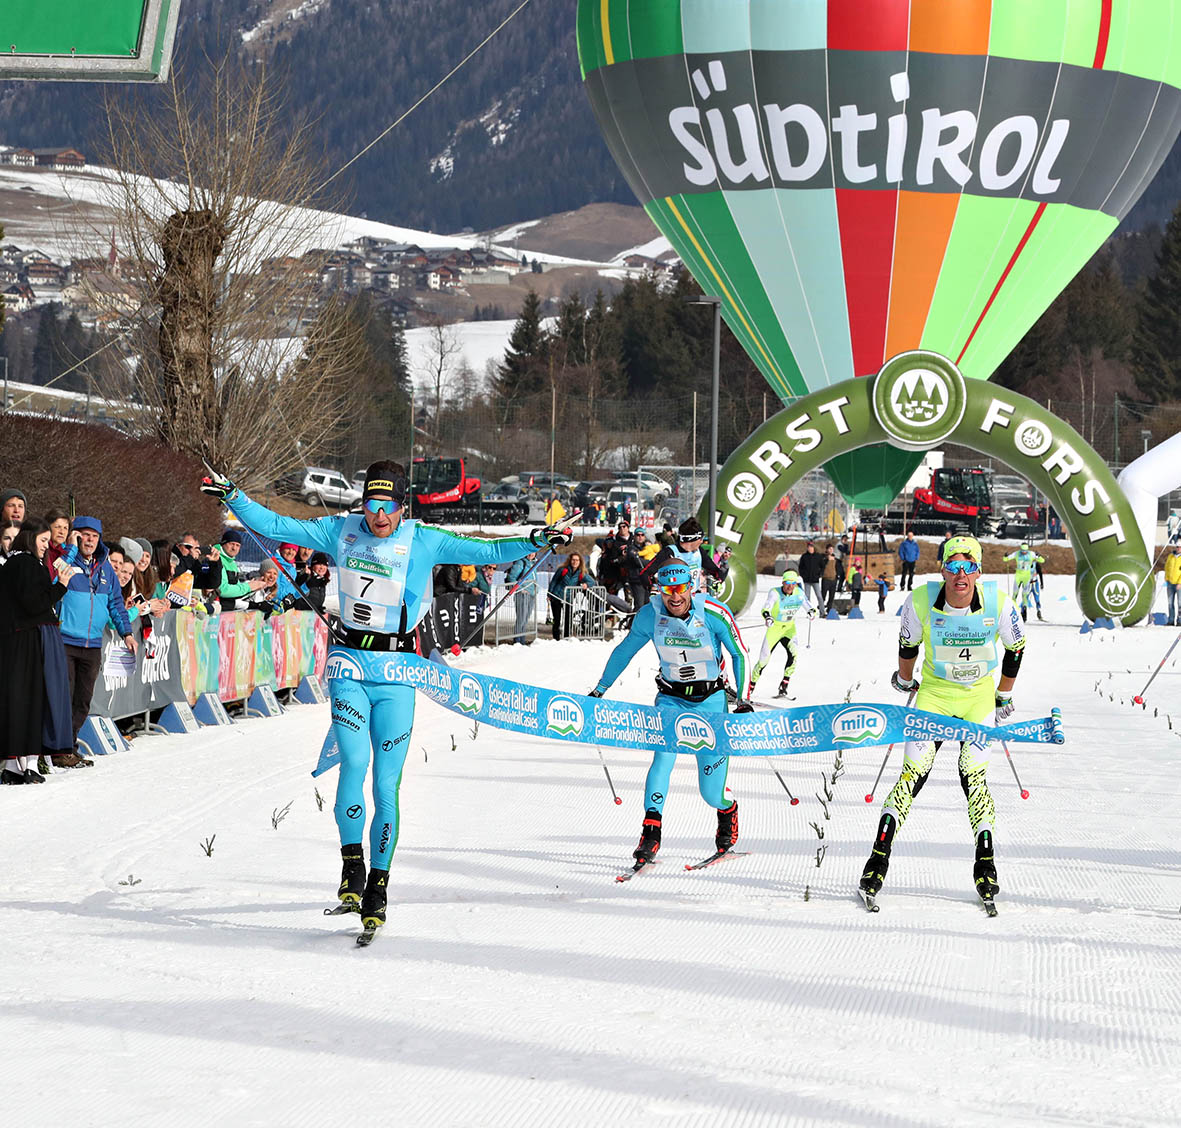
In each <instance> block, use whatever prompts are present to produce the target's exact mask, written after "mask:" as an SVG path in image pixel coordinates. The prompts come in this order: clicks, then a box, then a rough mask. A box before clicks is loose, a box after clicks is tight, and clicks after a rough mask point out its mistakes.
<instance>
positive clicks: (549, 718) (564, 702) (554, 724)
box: [545, 697, 586, 736]
mask: <svg viewBox="0 0 1181 1128" xmlns="http://www.w3.org/2000/svg"><path fill="white" fill-rule="evenodd" d="M545 721H546V724H545V728H546V731H547V732H552V733H555V734H556V735H558V736H577V735H578V734H579V733H580V732H582V726H583V725H584V724H585V722H586V718H585V717H584V716H583V713H582V706H581V705H579V704H578V702H577V701H571V700H570V698H568V697H555V698H554V699H553V700H552V701H551V702H550V703H549V705H547V706H546V709H545Z"/></svg>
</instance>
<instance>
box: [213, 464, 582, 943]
mask: <svg viewBox="0 0 1181 1128" xmlns="http://www.w3.org/2000/svg"><path fill="white" fill-rule="evenodd" d="M407 488H408V483H407V481H406V474H405V470H404V469H403V467H402V466H401V465H400V464H399V463H396V462H389V461H381V462H375V463H373V464H372V465H371V466H370V467H369V469H368V471H366V474H365V488H364V492H363V493H362V505H363V508H362V512H361V513H359V514H352V513H348V514H341V515H339V516H332V517H319V518H316V519H315V520H312V521H301V520H297V519H296V518H293V517H283V516H280V515H279V514H277V513H273V512H272V511H271V510H269V509H267V508H265V507H264V506H262V505H260V504H258V502H256V501H251V500H250V498H248V497H247V496H246V495H245V494H244V493H242V491H241V490H239V489H237V488H236V487H235V486H234V484H233V483H232V482H230V481H229V480H228V479H226V478H223V477H221V476H219V475H212V476H210V477H206V478H205V479H204V480H203V481H202V483H201V489H202V490H203V491H204V492H205V493H207V494H210V495H211V496H213V497H216V498H218V499H219V500H221V501H223V502H224V503H225V504H226V505H227V506H228V507H229V508H230V509H231V510H232V511H233V512H234V514H235V515H236V516H237V517H238V519H239V520H240V521H241V522H242V524H243V525H245V526H246V527H247V528H250V529H253V530H254V531H255V532H258V533H261V534H262V535H264V536H268V537H274V538H275V539H276V540H282V541H290V542H291V543H293V544H297V545H302V546H304V547H307V548H311V549H313V550H314V551H318V552H324V553H327V554H329V555H330V556H331V557H333V558H334V559H335V561H336V568H337V577H338V585H339V590H340V618H341V623H342V625H343V630H342V632H341V633H340V634H338V636H337V637H336V638H334V639H333V645H332V646H331V648H330V649H329V651H328V665H327V669H326V675H327V678H328V689H329V694H330V696H331V698H332V727H333V730H334V733H335V735H336V741H337V744H338V746H339V748H340V779H339V781H338V783H337V789H336V805H335V808H334V811H335V815H336V825H337V828H338V829H339V831H340V841H341V848H340V852H341V857H342V859H343V868H342V874H341V882H340V888H339V890H338V893H337V895H338V896H339V898H340V901H341V910H345V911H348V910H352V911H359V912H360V914H361V922H362V925H363V927H364V928H365V930H366V933H367V934H369V935H372V933H373V931H374V930H375V929H377V928H378V927H380V926H381V925H383V924H384V923H385V918H386V883H387V880H388V877H389V868H390V861H391V860H392V858H393V853H394V847H395V846H396V845H397V841H398V789H399V787H400V785H401V782H402V767H403V764H404V763H405V760H406V752H407V750H408V749H409V747H410V730H411V727H412V725H413V723H414V694H415V690H414V689H413V688H412V687H411V686H410V685H408V684H405V683H397V682H394V681H392V680H391V678H390V675H389V673H388V672H387V661H388V655H389V653H390V652H391V651H395V652H404V653H414V652H415V651H416V649H417V647H416V642H415V627H416V626H417V624H418V622H419V621H420V620H421V619H422V618H423V616H424V615H425V614H426V613H427V611H428V610H429V609H430V604H431V595H432V591H433V587H432V570H433V569H434V568H435V566H436V565H439V564H502V563H507V562H509V561H512V560H518V559H520V558H521V557H522V556H525V555H527V554H528V553H530V552H533V551H535V550H536V549H537V548H539V547H542V546H544V545H549V546H550V547H555V546H559V545H565V544H569V542H570V540H571V534H570V531H569V530H568V529H567V530H559V529H557V528H556V527H554V526H547V527H545V528H544V529H535V530H534V531H533V532H532V533H531V534H530V536H529V537H527V538H526V537H505V538H503V539H500V540H478V539H476V538H474V537H464V536H459V535H457V534H455V533H450V532H447V531H446V530H444V529H438V528H435V527H433V526H431V525H424V524H422V523H421V522H419V521H417V520H413V519H405V511H404V510H403V508H402V507H403V505H404V504H405V500H406V493H407ZM371 746H372V753H373V806H374V812H373V822H372V824H371V826H370V830H369V852H370V853H369V857H370V868H369V874H368V879H366V874H365V853H364V847H363V845H362V836H363V834H364V830H365V819H366V807H365V793H364V786H365V777H366V775H367V773H368V770H369V758H370V747H371ZM338 911H340V910H338Z"/></svg>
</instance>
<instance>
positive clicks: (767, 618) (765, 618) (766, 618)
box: [763, 611, 771, 625]
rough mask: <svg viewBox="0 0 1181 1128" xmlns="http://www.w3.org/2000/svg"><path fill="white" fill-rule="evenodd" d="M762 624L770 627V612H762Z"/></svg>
mask: <svg viewBox="0 0 1181 1128" xmlns="http://www.w3.org/2000/svg"><path fill="white" fill-rule="evenodd" d="M763 622H764V623H767V624H768V625H770V623H771V612H770V611H764V612H763Z"/></svg>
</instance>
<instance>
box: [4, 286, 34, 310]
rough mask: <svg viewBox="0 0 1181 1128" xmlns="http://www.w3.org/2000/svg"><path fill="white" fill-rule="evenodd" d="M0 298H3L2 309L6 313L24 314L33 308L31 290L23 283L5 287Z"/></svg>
mask: <svg viewBox="0 0 1181 1128" xmlns="http://www.w3.org/2000/svg"><path fill="white" fill-rule="evenodd" d="M0 297H3V299H4V309H5V311H6V312H8V313H24V312H25V311H26V310H29V309H32V308H33V302H34V301H35V300H36V295H35V294H34V293H33V290H32V288H31V287H29V286H27V285H25V283H23V282H18V283H16V284H15V285H13V286H7V287H5V289H4V291H3V292H2V293H0Z"/></svg>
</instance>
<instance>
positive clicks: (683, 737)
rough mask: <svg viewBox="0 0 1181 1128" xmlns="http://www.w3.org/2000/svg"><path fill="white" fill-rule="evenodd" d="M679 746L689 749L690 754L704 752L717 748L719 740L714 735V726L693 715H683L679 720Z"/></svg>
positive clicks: (677, 724) (677, 732) (677, 730)
mask: <svg viewBox="0 0 1181 1128" xmlns="http://www.w3.org/2000/svg"><path fill="white" fill-rule="evenodd" d="M674 731H675V732H676V734H677V744H678V745H679V746H680V747H682V748H688V749H689V751H690V752H704V751H705V750H706V749H707V748H715V747H717V743H718V739H717V737H716V736H715V735H714V730H713V726H712V725H710V724H707V723H706V722H705V721H703V720H701V718H700V717H695V716H693V714H692V713H682V714H681V715H680V716H679V717H678V718H677V723H676V728H675V730H674Z"/></svg>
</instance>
